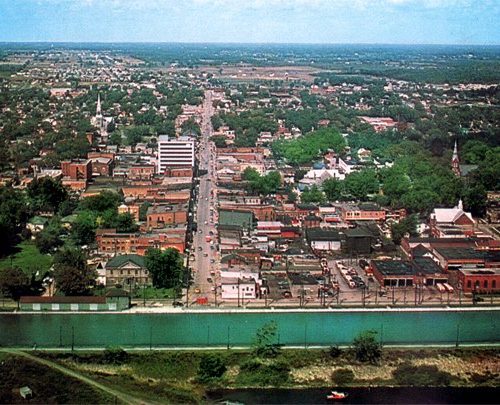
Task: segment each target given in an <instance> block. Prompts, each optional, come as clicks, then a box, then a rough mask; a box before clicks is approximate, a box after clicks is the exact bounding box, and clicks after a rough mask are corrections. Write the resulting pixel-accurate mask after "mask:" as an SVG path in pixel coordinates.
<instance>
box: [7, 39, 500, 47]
mask: <svg viewBox="0 0 500 405" xmlns="http://www.w3.org/2000/svg"><path fill="white" fill-rule="evenodd" d="M4 44H47V45H50V44H98V45H120V44H162V45H167V44H168V45H312V46H317V45H329V46H333V45H337V46H338V45H351V46H352V45H362V46H452V47H467V46H469V47H500V43H492V44H487V43H486V44H479V43H475V44H460V43H428V42H419V43H408V42H400V43H398V42H393V43H389V42H272V41H270V42H231V41H227V42H223V41H208V42H204V41H67V40H66V41H65V40H57V41H49V40H39V41H33V40H31V41H23V40H12V41H5V40H0V45H4Z"/></svg>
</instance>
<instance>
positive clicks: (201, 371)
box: [197, 353, 227, 383]
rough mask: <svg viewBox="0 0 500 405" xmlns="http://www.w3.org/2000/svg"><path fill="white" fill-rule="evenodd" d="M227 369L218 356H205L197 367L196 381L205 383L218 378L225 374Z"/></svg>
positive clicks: (210, 354)
mask: <svg viewBox="0 0 500 405" xmlns="http://www.w3.org/2000/svg"><path fill="white" fill-rule="evenodd" d="M226 370H227V367H226V365H225V364H224V361H223V360H222V358H221V356H220V355H219V354H212V353H209V354H205V355H203V357H202V358H201V360H200V364H199V366H198V372H197V378H198V381H200V382H203V383H206V382H209V381H212V380H213V379H215V378H220V377H222V376H223V375H224V373H225V372H226Z"/></svg>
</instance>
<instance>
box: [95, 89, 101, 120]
mask: <svg viewBox="0 0 500 405" xmlns="http://www.w3.org/2000/svg"><path fill="white" fill-rule="evenodd" d="M95 115H96V116H97V117H99V116H100V115H102V111H101V93H98V94H97V108H96V114H95Z"/></svg>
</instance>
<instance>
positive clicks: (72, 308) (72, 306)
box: [70, 304, 79, 311]
mask: <svg viewBox="0 0 500 405" xmlns="http://www.w3.org/2000/svg"><path fill="white" fill-rule="evenodd" d="M70 308H71V310H72V311H78V309H79V307H78V304H71V305H70Z"/></svg>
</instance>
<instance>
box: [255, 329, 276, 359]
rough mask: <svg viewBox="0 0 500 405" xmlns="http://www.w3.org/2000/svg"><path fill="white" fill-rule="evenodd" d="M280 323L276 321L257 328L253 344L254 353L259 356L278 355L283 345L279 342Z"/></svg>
mask: <svg viewBox="0 0 500 405" xmlns="http://www.w3.org/2000/svg"><path fill="white" fill-rule="evenodd" d="M277 335H278V324H277V323H276V322H275V321H271V322H268V323H266V324H264V326H262V327H261V328H260V329H258V330H257V333H256V334H255V338H254V341H253V344H252V347H253V353H254V354H255V355H256V356H259V357H276V356H277V355H278V354H279V353H280V351H281V347H280V345H279V344H278V343H277V341H276V340H277Z"/></svg>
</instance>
